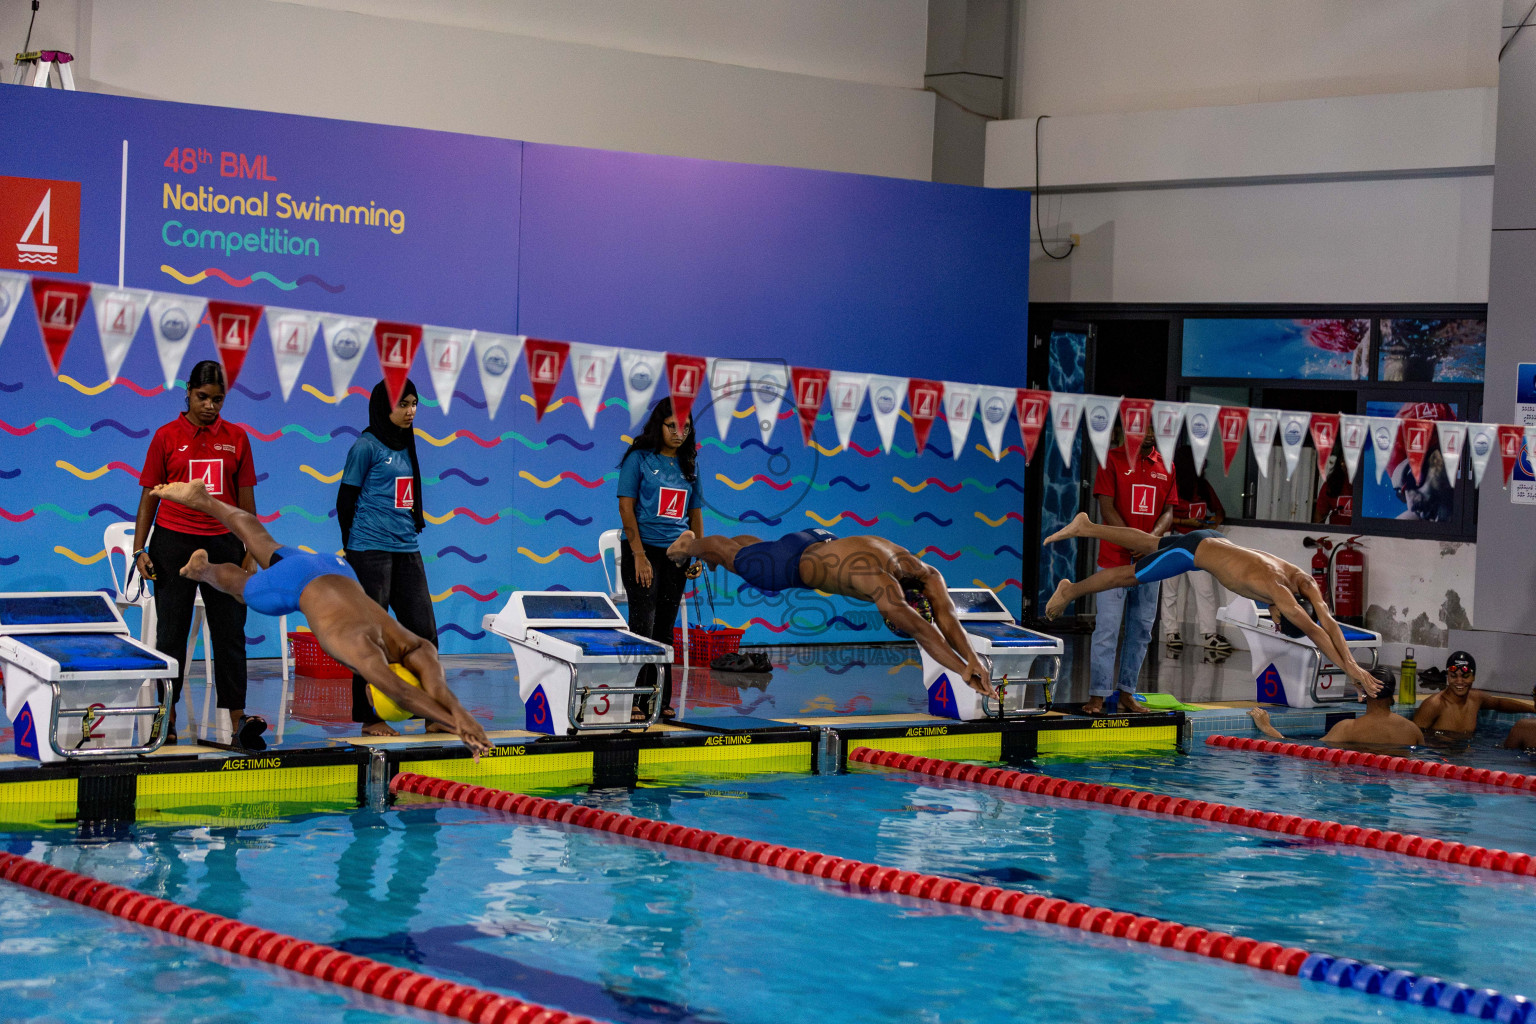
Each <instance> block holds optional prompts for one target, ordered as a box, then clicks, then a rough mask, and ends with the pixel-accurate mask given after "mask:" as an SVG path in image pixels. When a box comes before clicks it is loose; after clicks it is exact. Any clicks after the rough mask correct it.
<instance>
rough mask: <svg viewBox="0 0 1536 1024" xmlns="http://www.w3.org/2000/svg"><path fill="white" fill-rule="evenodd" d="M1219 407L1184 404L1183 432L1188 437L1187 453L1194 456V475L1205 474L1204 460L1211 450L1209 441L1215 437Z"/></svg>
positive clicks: (1195, 403) (1196, 403) (1199, 403)
mask: <svg viewBox="0 0 1536 1024" xmlns="http://www.w3.org/2000/svg"><path fill="white" fill-rule="evenodd" d="M1220 414H1221V406H1219V405H1209V404H1206V403H1203V402H1186V403H1185V404H1184V431H1185V433H1187V434H1188V435H1189V453H1190V454H1191V455H1192V456H1194V462H1195V475H1196V476H1201V475H1203V474H1204V473H1205V459H1206V456H1207V455H1208V454H1209V453H1210V450H1211V439H1212V438H1213V437H1215V436H1216V428H1217V425H1218V424H1217V417H1218V416H1219V415H1220Z"/></svg>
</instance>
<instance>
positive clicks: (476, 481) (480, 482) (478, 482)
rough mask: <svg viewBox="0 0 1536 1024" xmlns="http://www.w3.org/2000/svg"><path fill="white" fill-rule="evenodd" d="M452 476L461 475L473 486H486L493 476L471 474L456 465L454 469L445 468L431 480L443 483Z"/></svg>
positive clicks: (462, 478)
mask: <svg viewBox="0 0 1536 1024" xmlns="http://www.w3.org/2000/svg"><path fill="white" fill-rule="evenodd" d="M450 476H456V477H459V478H460V479H461V480H463V481H464V482H465V483H467V484H469V486H471V487H484V486H485V485H486V484H488V483H490V482H491V478H490V477H488V476H480V477H474V476H470V475H469V474H468V473H466V472H464V471H463V470H462V469H459V468H458V467H454V468H452V469H445V470H443V471H442V473H440V474H439V475H438V476H436V477H434V478H433V479H432V480H431V481H430V482H431V483H441V482H442V481H444V480H446V479H447V478H448V477H450Z"/></svg>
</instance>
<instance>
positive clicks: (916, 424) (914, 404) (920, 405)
mask: <svg viewBox="0 0 1536 1024" xmlns="http://www.w3.org/2000/svg"><path fill="white" fill-rule="evenodd" d="M943 404H944V384H943V383H942V382H941V381H936V380H923V379H922V378H921V377H913V378H912V379H911V380H909V381H907V408H908V409H910V410H911V411H912V436H913V438H914V439H916V441H917V454H919V455H921V454H923V449H924V448H926V447H928V431H929V430H931V429H932V428H933V420H934V418H935V417H936V416H938V414H939V408H940V407H941V406H942V405H943Z"/></svg>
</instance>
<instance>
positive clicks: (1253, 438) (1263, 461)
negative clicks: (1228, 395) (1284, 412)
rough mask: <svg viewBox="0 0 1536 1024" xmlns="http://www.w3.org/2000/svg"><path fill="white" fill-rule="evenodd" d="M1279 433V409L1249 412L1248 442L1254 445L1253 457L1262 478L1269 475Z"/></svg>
mask: <svg viewBox="0 0 1536 1024" xmlns="http://www.w3.org/2000/svg"><path fill="white" fill-rule="evenodd" d="M1279 432H1280V410H1279V409H1249V410H1248V441H1249V443H1250V444H1252V445H1253V457H1254V461H1255V462H1256V463H1258V467H1259V475H1260V476H1268V475H1269V453H1270V452H1271V451H1273V450H1274V447H1275V435H1276V434H1278V433H1279Z"/></svg>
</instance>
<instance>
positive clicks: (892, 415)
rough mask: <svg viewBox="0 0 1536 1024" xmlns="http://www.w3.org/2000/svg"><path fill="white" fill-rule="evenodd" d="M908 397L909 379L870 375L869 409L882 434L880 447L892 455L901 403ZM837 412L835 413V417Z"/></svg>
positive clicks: (876, 374) (876, 427)
mask: <svg viewBox="0 0 1536 1024" xmlns="http://www.w3.org/2000/svg"><path fill="white" fill-rule="evenodd" d="M906 395H907V378H905V377H886V376H883V375H882V374H878V373H872V374H870V375H869V407H870V409H871V410H873V412H874V414H875V429H876V430H878V431H879V432H880V447H882V448H884V449H885V454H887V455H889V454H891V442H892V441H894V440H895V439H896V421H897V420H899V419H900V418H901V403H902V400H903V399H905V398H906ZM836 415H837V414H836V410H835V409H834V411H833V416H834V417H835V416H836Z"/></svg>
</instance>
